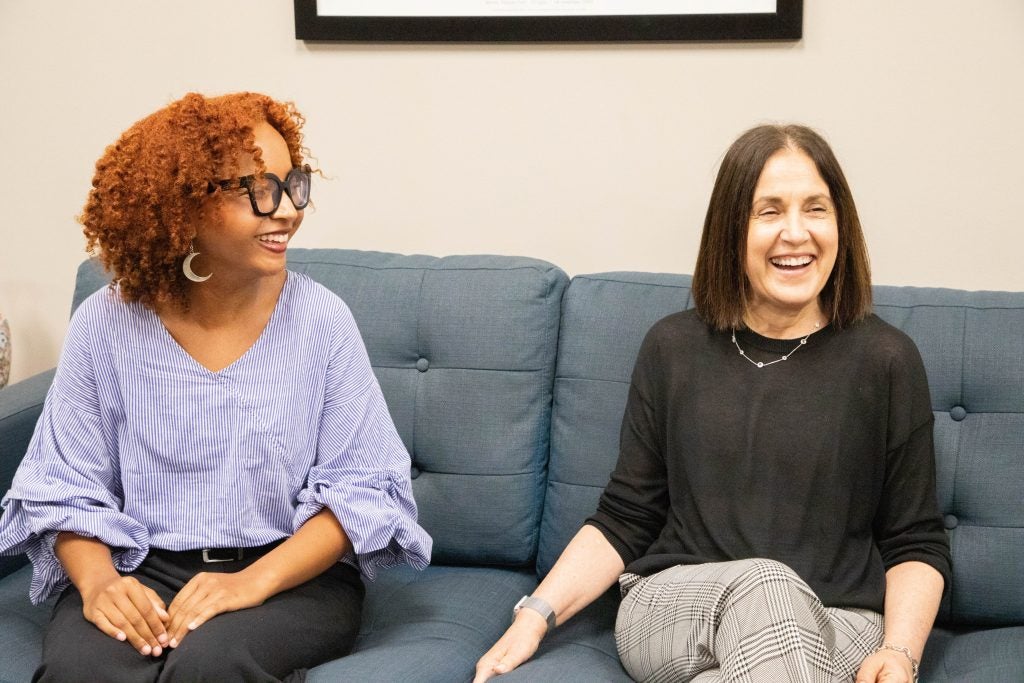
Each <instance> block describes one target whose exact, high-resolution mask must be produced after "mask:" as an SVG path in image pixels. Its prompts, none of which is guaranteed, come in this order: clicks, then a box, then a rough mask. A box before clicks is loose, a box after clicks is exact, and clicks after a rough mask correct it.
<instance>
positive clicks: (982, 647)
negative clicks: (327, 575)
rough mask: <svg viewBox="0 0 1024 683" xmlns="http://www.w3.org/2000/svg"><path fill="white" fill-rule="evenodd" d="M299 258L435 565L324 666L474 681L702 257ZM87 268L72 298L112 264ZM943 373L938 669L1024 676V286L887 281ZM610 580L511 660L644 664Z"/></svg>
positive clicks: (901, 318)
mask: <svg viewBox="0 0 1024 683" xmlns="http://www.w3.org/2000/svg"><path fill="white" fill-rule="evenodd" d="M289 263H290V267H291V268H292V269H294V270H298V271H302V272H306V273H308V274H309V275H311V276H312V277H314V278H315V279H317V280H319V281H320V282H322V283H324V284H325V285H327V286H328V287H330V288H331V289H333V290H334V291H336V292H337V293H338V294H339V295H341V297H342V298H344V299H345V300H346V301H347V302H348V304H349V305H350V307H351V308H352V310H353V312H354V314H355V317H356V319H357V320H358V322H359V324H360V327H361V330H362V333H363V336H364V338H365V340H366V344H367V347H368V348H369V352H370V358H371V361H372V363H373V366H374V368H375V370H376V372H377V375H378V377H379V379H380V383H381V386H382V387H383V389H384V393H385V396H386V397H387V400H388V403H389V406H390V408H391V411H392V415H393V417H394V420H395V423H396V424H397V426H398V430H399V432H400V433H401V435H402V437H403V439H404V440H405V444H406V446H407V447H408V449H409V452H410V453H411V454H412V458H413V467H412V477H413V479H414V482H413V485H414V488H415V493H416V498H417V501H418V503H419V506H420V516H421V520H422V523H423V526H424V527H426V529H427V530H428V531H429V532H430V533H431V534H432V535H433V537H434V540H435V545H434V557H433V564H432V566H431V567H430V568H428V569H427V570H426V571H423V572H415V571H412V570H408V569H394V570H389V571H387V572H384V573H383V575H382V576H381V577H379V578H378V580H377V581H376V582H375V583H373V584H371V585H370V586H369V588H368V592H367V600H366V607H365V612H364V623H363V628H362V632H361V635H360V638H359V641H358V644H357V646H356V650H355V652H354V653H353V654H352V655H350V656H349V657H346V658H344V659H341V660H336V661H334V662H330V663H328V664H325V665H322V666H319V667H317V668H315V669H313V670H312V671H311V672H310V680H311V681H315V682H319V681H341V680H346V681H445V682H448V681H466V680H468V679H470V678H471V676H472V671H473V667H474V663H475V661H476V659H477V658H478V657H479V656H480V655H481V654H482V653H483V652H484V651H486V649H487V648H488V647H489V646H490V644H491V643H492V642H493V641H494V640H495V639H496V638H497V637H498V636H499V635H500V634H501V633H502V631H503V630H504V629H505V628H506V626H507V625H508V624H509V621H510V613H509V612H510V608H511V606H512V605H513V604H514V603H515V601H516V600H517V599H518V598H519V597H520V596H521V595H523V594H524V593H528V592H529V591H530V590H531V589H532V588H533V586H534V585H535V584H536V582H537V576H538V575H543V574H544V573H545V572H546V571H548V570H549V569H550V567H551V566H552V564H553V563H554V561H555V559H556V558H557V556H558V554H559V552H560V550H561V549H562V548H563V547H564V545H565V544H566V542H567V541H568V539H569V538H570V537H571V536H572V534H573V533H574V532H575V531H576V529H577V528H578V527H579V525H580V523H581V521H582V520H583V519H584V517H586V516H587V515H588V514H589V513H590V512H591V511H592V510H593V509H594V507H595V504H596V501H597V498H598V495H599V493H600V491H601V488H602V487H603V486H604V484H605V482H606V479H607V477H608V474H609V472H610V471H611V469H612V467H613V465H614V462H615V457H616V449H617V442H618V430H619V423H620V420H621V414H622V409H623V406H624V404H625V400H626V389H627V382H628V379H629V375H630V371H631V368H632V363H633V359H634V356H635V354H636V352H637V349H638V348H639V345H640V341H641V339H642V337H643V335H644V333H645V331H646V330H647V329H648V327H650V325H651V324H652V323H654V322H655V321H656V320H657V319H659V318H661V317H662V316H664V315H667V314H668V313H671V312H673V311H676V310H679V309H681V308H683V307H686V306H689V305H690V300H689V282H690V280H689V277H688V276H685V275H660V274H650V273H635V272H634V273H603V274H597V275H580V276H577V277H575V278H574V279H573V280H572V281H571V282H570V281H569V279H568V278H567V277H566V275H565V273H563V272H562V271H561V270H560V269H558V268H557V267H555V266H553V265H551V264H549V263H545V262H542V261H538V260H534V259H529V258H518V257H500V256H452V257H447V258H434V257H428V256H400V255H394V254H382V253H373V252H354V251H342V250H333V249H322V250H302V249H295V250H292V251H291V252H290V261H289ZM104 282H105V278H104V276H103V274H102V273H101V272H100V271H98V269H97V268H96V266H95V265H94V264H93V263H91V262H86V263H84V264H83V265H82V267H81V268H80V269H79V273H78V280H77V285H76V290H75V297H74V304H75V305H77V304H78V303H79V302H80V301H81V300H82V299H83V298H84V297H85V296H87V295H88V294H89V293H91V292H92V291H95V290H96V289H97V288H99V287H100V286H102V285H103V284H104ZM876 304H877V305H876V310H877V312H878V314H879V315H881V316H882V317H884V318H885V319H887V320H888V321H890V322H891V323H893V324H895V325H896V326H898V327H900V328H901V329H903V330H905V331H906V332H907V333H908V334H910V335H911V336H912V337H913V338H914V339H915V341H916V342H917V344H918V346H919V347H920V349H921V353H922V355H923V356H924V361H925V364H926V366H927V370H928V375H929V379H930V382H931V392H932V402H933V406H934V410H935V416H936V423H935V436H936V448H937V454H938V473H939V491H938V494H939V501H940V505H941V508H942V511H943V513H944V514H945V520H946V527H947V528H948V529H949V533H950V537H951V539H952V546H953V557H954V582H953V586H952V590H951V591H949V594H948V595H947V597H946V600H945V602H944V603H943V606H942V612H941V614H940V618H939V624H940V625H939V627H937V628H936V630H935V632H934V634H933V636H932V639H931V641H930V643H929V646H928V649H927V652H926V654H925V658H924V662H923V664H922V680H923V681H927V682H928V683H945V682H948V681H971V682H972V683H984V682H993V683H995V682H999V683H1006V682H1014V681H1024V293H1007V292H964V291H954V290H944V289H914V288H905V287H904V288H900V287H878V288H876ZM51 377H52V372H49V373H44V374H42V375H38V376H36V377H33V378H31V379H28V380H25V381H23V382H20V383H18V384H16V385H13V386H11V387H8V388H7V389H4V390H3V391H0V491H5V490H6V489H7V488H8V486H9V483H10V480H11V477H12V476H13V473H14V470H15V468H16V467H17V464H18V462H19V460H20V459H21V457H22V455H23V454H24V452H25V448H26V444H27V443H28V440H29V438H30V436H31V433H32V429H33V426H34V423H35V421H36V418H37V416H38V414H39V411H40V408H41V404H42V401H43V397H44V395H45V392H46V388H47V386H48V384H49V382H50V379H51ZM23 565H24V558H0V576H2V577H3V578H0V681H25V680H28V678H29V676H30V675H31V672H32V670H33V668H34V667H35V665H36V663H37V662H38V657H39V651H40V644H41V634H42V630H43V627H44V625H45V623H46V620H47V615H48V606H40V607H33V606H31V605H30V604H29V602H28V598H27V594H28V580H29V568H28V567H25V566H23ZM616 607H617V600H616V596H615V595H614V593H613V592H609V593H608V594H606V595H605V596H604V597H602V598H601V599H600V600H598V601H597V602H596V603H594V604H593V605H591V606H590V607H589V608H587V609H586V610H585V611H584V612H583V613H581V614H580V615H579V616H577V617H576V618H575V619H574V620H572V621H571V622H569V623H568V624H566V625H564V626H563V627H561V628H559V629H558V630H557V631H555V632H554V633H553V634H551V635H550V636H549V637H548V638H547V639H546V640H545V642H544V643H543V644H542V646H541V651H540V652H539V653H538V656H537V657H535V658H534V659H533V660H531V661H530V662H528V663H527V664H526V665H524V666H523V667H521V668H520V669H518V670H516V671H515V672H513V673H511V674H509V675H507V676H505V677H504V678H503V679H502V680H507V681H509V682H512V681H556V680H557V681H581V682H582V681H585V682H587V683H592V682H594V681H627V680H628V677H627V676H626V674H625V673H624V672H623V670H622V668H621V666H620V665H619V662H618V658H617V656H616V650H615V643H614V640H613V637H612V625H613V622H614V618H615V610H616Z"/></svg>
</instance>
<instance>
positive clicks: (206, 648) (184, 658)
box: [158, 629, 251, 683]
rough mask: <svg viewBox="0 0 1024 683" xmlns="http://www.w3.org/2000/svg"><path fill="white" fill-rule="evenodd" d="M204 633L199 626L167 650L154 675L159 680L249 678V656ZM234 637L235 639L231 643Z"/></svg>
mask: <svg viewBox="0 0 1024 683" xmlns="http://www.w3.org/2000/svg"><path fill="white" fill-rule="evenodd" d="M204 636H205V634H204V633H203V632H202V629H199V630H197V631H194V632H192V633H190V634H189V635H188V636H187V637H185V638H184V639H183V640H182V641H181V644H180V645H179V646H178V647H176V648H175V649H173V650H171V651H170V653H169V654H168V655H167V661H166V663H165V664H164V668H163V671H162V672H161V675H160V678H159V679H158V680H159V683H165V682H166V683H171V682H178V683H185V682H186V681H218V683H220V682H223V683H230V682H232V681H239V682H241V681H247V680H250V678H249V673H250V671H249V669H248V668H247V660H250V659H251V657H248V656H247V652H244V651H240V648H239V647H238V646H237V645H236V644H232V643H229V642H224V640H222V639H219V638H208V637H204ZM238 640H239V639H236V640H235V643H237V642H238ZM240 640H244V638H241V639H240Z"/></svg>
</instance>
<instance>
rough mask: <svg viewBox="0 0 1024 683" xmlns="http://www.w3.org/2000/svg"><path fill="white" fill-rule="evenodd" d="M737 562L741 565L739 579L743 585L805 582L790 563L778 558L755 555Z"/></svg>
mask: <svg viewBox="0 0 1024 683" xmlns="http://www.w3.org/2000/svg"><path fill="white" fill-rule="evenodd" d="M737 564H738V565H739V566H738V572H739V575H738V577H737V581H738V583H740V584H741V585H750V584H756V585H766V584H777V583H785V584H790V583H794V582H795V583H803V580H802V579H801V578H800V577H799V576H797V573H796V572H795V571H793V569H792V568H791V567H790V566H789V565H788V564H785V563H783V562H779V561H778V560H769V559H767V558H764V557H754V558H751V559H749V560H740V561H739V562H737Z"/></svg>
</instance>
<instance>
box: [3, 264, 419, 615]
mask: <svg viewBox="0 0 1024 683" xmlns="http://www.w3.org/2000/svg"><path fill="white" fill-rule="evenodd" d="M409 470H410V459H409V455H408V453H407V451H406V450H405V446H404V445H403V443H402V440H401V438H400V437H399V435H398V433H397V432H396V430H395V427H394V423H393V422H392V420H391V416H390V414H389V412H388V409H387V405H386V404H385V402H384V398H383V395H382V394H381V391H380V386H379V385H378V383H377V380H376V377H375V376H374V374H373V372H372V369H371V368H370V363H369V358H368V356H367V353H366V349H365V347H364V345H363V342H362V338H361V337H360V336H359V331H358V329H357V327H356V323H355V321H354V320H353V318H352V315H351V313H350V311H349V309H348V307H347V306H346V305H345V304H344V302H342V300H341V299H339V298H338V297H337V296H336V295H334V294H333V293H332V292H330V291H329V290H327V289H326V288H324V287H323V286H321V285H319V284H317V283H316V282H314V281H313V280H311V279H310V278H308V277H307V276H305V275H302V274H298V273H289V274H288V278H287V280H286V282H285V286H284V288H283V289H282V291H281V295H280V297H279V299H278V302H277V305H276V307H275V309H274V312H273V313H272V315H271V317H270V320H269V321H268V323H267V325H266V327H265V328H264V330H263V332H262V333H261V335H260V337H259V338H258V339H257V340H256V342H255V343H254V344H253V345H252V346H251V347H250V348H249V349H248V350H247V351H246V352H245V353H244V354H242V356H241V357H239V358H238V359H237V360H236V361H235V362H233V363H232V364H230V365H228V366H227V367H225V368H223V369H222V370H220V371H218V372H212V371H210V370H208V369H207V368H205V367H204V366H202V365H201V364H200V363H199V362H197V361H196V360H195V359H194V358H193V357H192V356H190V355H189V354H188V353H186V352H185V350H184V349H183V348H182V347H181V346H180V345H179V344H178V343H177V342H176V341H175V340H174V339H173V337H171V335H170V334H169V333H168V331H167V329H166V328H165V327H164V326H163V323H162V322H161V321H160V319H159V317H158V316H156V314H155V313H154V312H153V311H152V310H150V309H148V308H146V307H144V306H142V305H141V304H138V303H125V302H124V301H123V300H122V299H121V298H120V296H119V295H118V294H117V292H116V291H114V290H111V289H108V288H106V289H103V290H101V291H99V292H96V293H95V294H93V295H92V296H90V297H89V298H88V299H86V301H84V302H83V303H82V305H81V306H80V307H79V308H78V310H77V311H76V312H75V315H74V316H73V318H72V321H71V326H70V328H69V331H68V336H67V340H66V342H65V346H64V350H63V353H62V355H61V360H60V364H59V365H58V368H57V373H56V377H55V378H54V381H53V384H52V386H51V388H50V391H49V393H48V394H47V397H46V402H45V405H44V407H43V413H42V415H41V417H40V419H39V422H38V423H37V425H36V430H35V433H34V435H33V437H32V440H31V442H30V444H29V448H28V452H27V453H26V455H25V458H24V460H23V461H22V463H21V465H20V467H19V469H18V472H17V474H16V475H15V478H14V482H13V484H12V488H11V490H10V491H9V492H8V494H7V495H6V497H5V498H4V500H3V506H4V514H3V517H2V518H0V552H3V553H4V554H13V553H20V552H25V553H27V554H28V556H29V558H30V559H31V560H32V563H33V567H34V573H33V578H32V587H31V597H32V600H33V601H34V602H39V601H41V600H44V599H46V598H47V597H48V596H50V595H52V594H53V593H55V592H58V591H59V590H61V589H63V588H64V587H65V586H66V585H67V584H68V577H67V575H66V573H65V572H64V570H63V567H62V566H61V564H60V562H59V561H58V560H57V558H56V557H55V555H54V552H53V543H54V541H55V539H56V535H57V533H58V532H60V531H71V532H74V533H77V534H79V535H82V536H88V537H94V538H97V539H99V540H101V541H102V542H103V543H105V544H106V545H108V546H109V547H110V548H111V551H112V554H113V558H114V563H115V566H116V568H117V569H118V570H119V571H121V572H130V571H132V570H134V569H135V568H136V567H138V565H139V564H140V563H141V562H142V560H143V559H144V558H145V556H146V554H147V553H148V552H149V548H151V547H152V548H162V549H167V550H191V549H199V548H217V547H251V546H260V545H264V544H266V543H270V542H272V541H275V540H278V539H281V538H284V537H287V536H290V535H291V534H292V533H294V532H295V531H296V530H297V529H298V528H299V527H300V526H302V524H304V523H305V522H306V521H307V520H308V519H309V518H310V517H312V516H313V515H314V514H316V513H317V512H319V511H320V510H321V509H323V508H324V507H328V508H330V510H331V512H332V513H334V515H335V516H336V517H337V518H338V520H339V522H340V523H341V525H342V527H343V528H344V529H345V532H346V533H347V534H348V537H349V539H350V540H351V542H352V545H353V553H352V554H350V555H349V556H348V557H346V558H345V560H346V561H348V562H350V563H351V564H354V565H355V566H357V567H359V568H360V570H361V571H362V572H363V573H364V574H365V575H366V576H367V577H368V578H371V579H372V578H373V577H374V575H375V573H376V569H377V568H381V567H387V566H392V565H395V564H401V563H408V564H411V565H413V566H415V567H417V568H422V567H425V566H426V565H427V563H428V562H429V559H430V550H431V539H430V537H429V536H428V535H427V533H426V532H425V531H424V530H423V529H422V528H421V527H420V526H419V525H418V524H417V522H416V519H417V510H416V504H415V501H414V500H413V496H412V487H411V484H410V480H409Z"/></svg>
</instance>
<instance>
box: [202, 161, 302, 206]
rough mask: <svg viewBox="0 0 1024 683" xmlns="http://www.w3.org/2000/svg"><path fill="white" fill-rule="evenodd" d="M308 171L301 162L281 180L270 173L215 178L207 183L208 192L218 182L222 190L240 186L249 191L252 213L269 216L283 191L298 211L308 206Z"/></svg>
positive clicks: (277, 204) (278, 202)
mask: <svg viewBox="0 0 1024 683" xmlns="http://www.w3.org/2000/svg"><path fill="white" fill-rule="evenodd" d="M311 172H312V171H311V169H310V168H309V166H308V165H304V166H302V167H301V168H299V167H296V168H293V169H292V170H290V171H288V175H286V176H285V177H284V180H281V179H280V178H278V177H277V175H275V174H273V173H264V174H262V175H247V176H242V177H241V178H235V179H233V180H217V181H215V182H214V183H211V184H210V192H213V191H214V189H215V188H214V185H218V186H219V187H220V188H221V189H224V190H230V189H232V188H235V187H239V188H241V187H244V188H245V190H246V192H248V194H249V203H250V204H252V210H253V213H255V214H256V215H257V216H273V215H274V212H275V211H277V208H278V207H279V206H281V196H282V195H283V194H285V193H287V194H288V199H290V200H292V206H294V207H295V209H296V210H298V211H301V210H302V209H305V208H306V206H308V205H309V185H310V173H311Z"/></svg>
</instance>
